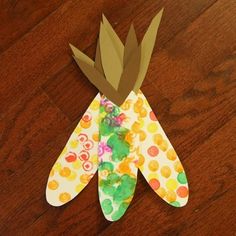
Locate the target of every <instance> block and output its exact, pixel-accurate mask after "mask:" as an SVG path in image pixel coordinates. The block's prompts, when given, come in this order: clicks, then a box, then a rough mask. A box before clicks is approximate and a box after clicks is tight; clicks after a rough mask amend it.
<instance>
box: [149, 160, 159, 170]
mask: <svg viewBox="0 0 236 236" xmlns="http://www.w3.org/2000/svg"><path fill="white" fill-rule="evenodd" d="M148 168H149V170H150V171H157V170H158V168H159V164H158V162H157V161H155V160H151V161H150V162H149V164H148Z"/></svg>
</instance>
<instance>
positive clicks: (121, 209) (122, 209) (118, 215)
mask: <svg viewBox="0 0 236 236" xmlns="http://www.w3.org/2000/svg"><path fill="white" fill-rule="evenodd" d="M128 206H129V205H128V204H127V203H124V202H123V203H121V205H120V206H119V208H118V210H117V211H116V212H114V214H113V215H112V216H111V218H112V220H114V221H116V220H119V219H120V218H121V217H122V216H123V215H124V213H125V211H126V209H127V208H128Z"/></svg>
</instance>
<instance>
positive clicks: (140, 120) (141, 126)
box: [138, 117, 144, 128]
mask: <svg viewBox="0 0 236 236" xmlns="http://www.w3.org/2000/svg"><path fill="white" fill-rule="evenodd" d="M138 122H139V124H140V128H143V127H144V119H142V118H141V117H138Z"/></svg>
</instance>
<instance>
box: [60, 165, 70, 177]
mask: <svg viewBox="0 0 236 236" xmlns="http://www.w3.org/2000/svg"><path fill="white" fill-rule="evenodd" d="M70 173H71V170H70V168H68V167H64V168H63V169H61V170H60V175H61V176H62V177H68V176H69V175H70Z"/></svg>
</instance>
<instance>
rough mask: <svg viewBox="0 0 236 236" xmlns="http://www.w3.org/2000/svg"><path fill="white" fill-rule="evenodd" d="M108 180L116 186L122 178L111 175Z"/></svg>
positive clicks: (114, 174)
mask: <svg viewBox="0 0 236 236" xmlns="http://www.w3.org/2000/svg"><path fill="white" fill-rule="evenodd" d="M107 180H108V181H109V183H110V184H115V183H117V182H118V181H119V180H120V176H119V175H118V174H116V173H111V174H109V175H108V176H107Z"/></svg>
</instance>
